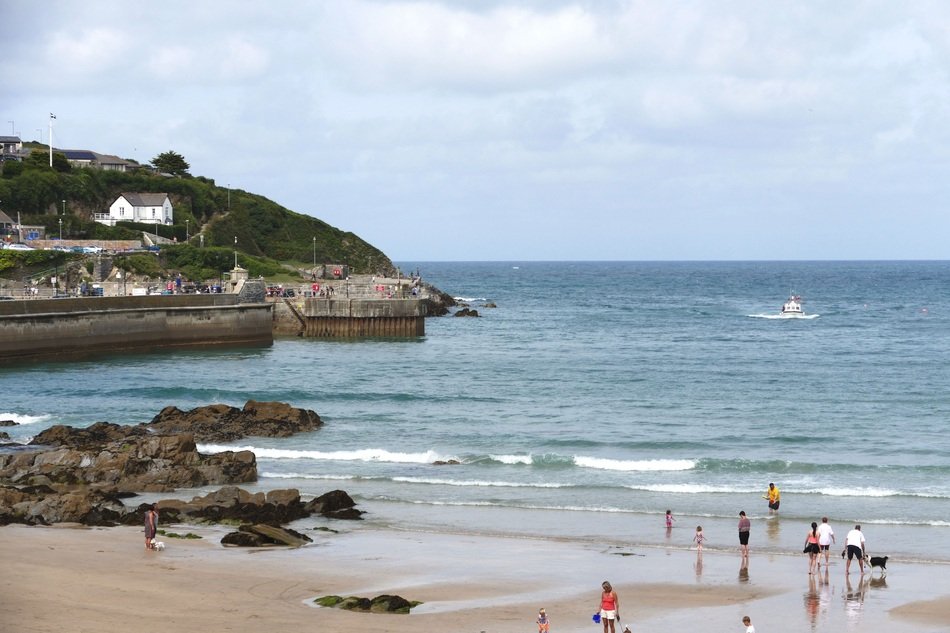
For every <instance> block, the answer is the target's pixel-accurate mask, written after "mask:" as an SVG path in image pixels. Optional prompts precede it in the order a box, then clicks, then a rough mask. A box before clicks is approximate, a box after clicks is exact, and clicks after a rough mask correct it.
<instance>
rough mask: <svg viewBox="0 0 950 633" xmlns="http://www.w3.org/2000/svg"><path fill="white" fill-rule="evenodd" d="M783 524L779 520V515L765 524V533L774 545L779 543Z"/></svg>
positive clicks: (773, 516)
mask: <svg viewBox="0 0 950 633" xmlns="http://www.w3.org/2000/svg"><path fill="white" fill-rule="evenodd" d="M781 527H782V523H781V521H779V520H778V515H772V518H771V519H768V520H767V521H766V522H765V533H766V535H767V536H768V537H769V541H770V542H772V543H777V542H778V537H779V532H780V531H781Z"/></svg>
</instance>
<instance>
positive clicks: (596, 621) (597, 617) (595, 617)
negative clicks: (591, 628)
mask: <svg viewBox="0 0 950 633" xmlns="http://www.w3.org/2000/svg"><path fill="white" fill-rule="evenodd" d="M591 620H593V621H594V624H600V614H599V613H595V614H594V617H592V618H591Z"/></svg>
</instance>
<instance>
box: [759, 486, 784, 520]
mask: <svg viewBox="0 0 950 633" xmlns="http://www.w3.org/2000/svg"><path fill="white" fill-rule="evenodd" d="M781 497H782V493H780V492H779V490H778V488H776V487H775V484H773V483H770V484H769V489H768V490H766V491H765V496H764V497H763V499H767V500H768V502H769V514H778V507H779V505H780V504H781V503H782V500H781Z"/></svg>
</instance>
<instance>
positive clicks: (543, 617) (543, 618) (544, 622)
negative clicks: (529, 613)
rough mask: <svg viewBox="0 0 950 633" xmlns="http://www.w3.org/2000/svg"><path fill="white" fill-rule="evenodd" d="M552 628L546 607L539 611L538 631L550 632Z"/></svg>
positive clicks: (539, 632)
mask: <svg viewBox="0 0 950 633" xmlns="http://www.w3.org/2000/svg"><path fill="white" fill-rule="evenodd" d="M550 628H551V621H550V620H548V614H547V613H545V612H544V609H541V610H539V611H538V633H548V631H549V630H550Z"/></svg>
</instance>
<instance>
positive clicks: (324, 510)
mask: <svg viewBox="0 0 950 633" xmlns="http://www.w3.org/2000/svg"><path fill="white" fill-rule="evenodd" d="M307 510H308V511H309V512H311V513H313V514H320V515H323V516H325V517H327V518H328V519H347V520H360V519H362V518H363V511H362V510H357V509H356V502H355V501H353V498H352V497H350V495H348V494H346V492H344V491H342V490H333V491H331V492H328V493H326V494H323V495H320V496H319V497H317V498H316V499H313V500H312V501H309V502H308V503H307Z"/></svg>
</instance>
